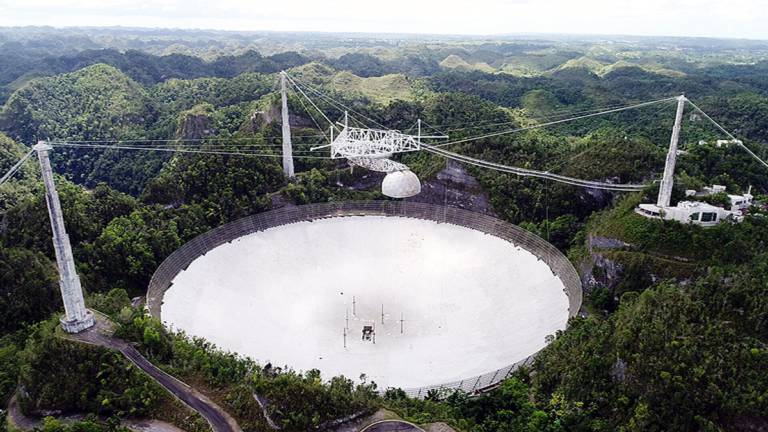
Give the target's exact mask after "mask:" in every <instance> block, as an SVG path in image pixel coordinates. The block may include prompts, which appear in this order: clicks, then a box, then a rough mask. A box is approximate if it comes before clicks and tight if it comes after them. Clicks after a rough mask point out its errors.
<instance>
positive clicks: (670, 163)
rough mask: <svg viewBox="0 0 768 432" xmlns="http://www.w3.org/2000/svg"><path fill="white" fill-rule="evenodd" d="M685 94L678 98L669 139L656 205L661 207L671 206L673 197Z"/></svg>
mask: <svg viewBox="0 0 768 432" xmlns="http://www.w3.org/2000/svg"><path fill="white" fill-rule="evenodd" d="M685 101H686V99H685V96H682V95H681V96H679V97H678V98H677V113H676V114H675V125H674V126H672V137H671V138H670V139H669V151H668V152H667V163H666V164H665V165H664V177H663V178H662V179H661V185H659V197H658V199H657V200H656V205H657V206H659V207H662V208H663V207H669V202H670V200H671V199H672V185H673V183H674V181H675V163H676V162H677V143H678V141H679V140H680V126H681V124H682V121H683V110H684V109H685Z"/></svg>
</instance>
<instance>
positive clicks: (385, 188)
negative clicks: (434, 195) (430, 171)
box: [381, 170, 421, 198]
mask: <svg viewBox="0 0 768 432" xmlns="http://www.w3.org/2000/svg"><path fill="white" fill-rule="evenodd" d="M419 192H421V182H420V181H419V178H418V177H416V174H414V173H413V172H412V171H411V170H403V171H394V172H391V173H389V174H387V176H386V177H384V181H382V182H381V193H383V194H384V195H386V196H388V197H392V198H408V197H412V196H414V195H418V194H419Z"/></svg>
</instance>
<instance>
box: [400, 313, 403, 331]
mask: <svg viewBox="0 0 768 432" xmlns="http://www.w3.org/2000/svg"><path fill="white" fill-rule="evenodd" d="M400 334H403V313H402V312H400Z"/></svg>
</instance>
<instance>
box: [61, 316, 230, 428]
mask: <svg viewBox="0 0 768 432" xmlns="http://www.w3.org/2000/svg"><path fill="white" fill-rule="evenodd" d="M113 332H114V330H113V325H112V323H111V322H109V320H107V319H106V318H105V317H103V316H101V315H99V314H96V325H95V326H93V327H92V328H90V329H88V330H86V331H84V332H82V333H78V334H75V335H67V337H68V338H70V339H72V340H76V341H79V342H83V343H88V344H92V345H98V346H102V347H106V348H111V349H115V350H118V351H120V352H121V353H122V354H123V355H124V356H125V357H126V358H127V359H128V360H129V361H130V362H131V363H133V364H134V365H136V366H137V367H138V368H139V369H141V370H143V371H144V372H145V373H146V374H147V375H149V376H150V377H151V378H152V379H154V380H155V381H156V382H157V383H158V384H160V385H161V386H163V387H164V388H165V389H166V390H168V391H169V392H170V393H171V394H173V395H174V396H176V397H177V398H178V399H179V400H181V401H182V402H184V403H185V404H186V405H187V406H189V407H190V408H192V409H193V410H195V411H197V412H198V413H200V415H201V416H203V418H205V419H206V420H207V421H208V423H209V424H210V425H211V428H212V429H213V431H214V432H241V429H240V426H238V424H237V421H235V419H234V418H232V416H230V415H229V414H227V413H226V412H225V411H224V410H223V409H221V407H219V406H218V405H217V404H216V403H214V402H213V401H211V400H210V399H208V398H207V397H206V396H205V395H203V394H201V393H200V392H198V391H197V390H195V389H193V388H192V387H190V386H188V385H187V384H185V383H183V382H181V381H179V380H178V379H176V378H174V377H172V376H171V375H168V374H167V373H165V372H164V371H162V370H161V369H160V368H158V367H157V366H155V365H153V364H152V363H151V362H150V361H149V360H147V359H146V358H145V357H144V356H143V355H141V353H139V352H138V351H137V350H136V348H134V347H133V346H132V345H130V344H128V343H127V342H125V341H123V340H121V339H117V338H114V337H112V334H113Z"/></svg>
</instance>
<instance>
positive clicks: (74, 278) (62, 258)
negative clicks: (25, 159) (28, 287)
mask: <svg viewBox="0 0 768 432" xmlns="http://www.w3.org/2000/svg"><path fill="white" fill-rule="evenodd" d="M33 149H34V150H35V151H37V158H38V159H39V160H40V171H42V174H43V183H44V184H45V201H46V202H47V203H48V214H49V216H50V217H51V230H52V231H53V249H54V250H55V251H56V264H57V265H58V267H59V287H60V288H61V298H62V300H63V301H64V316H63V317H61V327H62V328H63V329H64V331H66V332H67V333H79V332H81V331H83V330H85V329H87V328H90V327H92V326H93V324H94V319H93V314H92V313H91V311H89V310H88V309H86V308H85V301H84V300H83V288H82V287H81V286H80V277H79V276H78V275H77V270H76V269H75V260H74V259H73V258H72V246H71V245H70V244H69V235H67V231H66V229H65V228H64V218H63V217H62V213H61V203H60V202H59V194H58V193H57V192H56V185H55V184H54V183H53V172H52V171H51V162H50V160H49V159H48V151H50V150H51V149H52V147H51V146H50V145H48V144H47V143H45V142H44V141H40V142H38V143H37V145H36V146H34V147H33Z"/></svg>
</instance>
